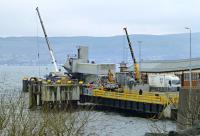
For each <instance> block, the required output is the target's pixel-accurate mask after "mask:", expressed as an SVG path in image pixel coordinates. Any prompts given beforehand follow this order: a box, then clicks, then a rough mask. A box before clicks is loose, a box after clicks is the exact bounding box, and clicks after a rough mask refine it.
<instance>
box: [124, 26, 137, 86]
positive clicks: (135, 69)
mask: <svg viewBox="0 0 200 136" xmlns="http://www.w3.org/2000/svg"><path fill="white" fill-rule="evenodd" d="M123 29H124V31H125V33H126V38H127V40H128V45H129V49H130V52H131V57H132V60H133V66H134V73H135V81H136V82H141V76H140V71H139V65H138V63H137V61H136V59H135V56H134V52H133V48H132V45H131V41H130V39H129V35H128V32H127V28H126V27H125V28H123Z"/></svg>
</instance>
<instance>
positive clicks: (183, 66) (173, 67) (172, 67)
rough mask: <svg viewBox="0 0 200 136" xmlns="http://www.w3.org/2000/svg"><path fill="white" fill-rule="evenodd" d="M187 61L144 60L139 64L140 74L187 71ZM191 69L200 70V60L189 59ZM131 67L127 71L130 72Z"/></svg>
mask: <svg viewBox="0 0 200 136" xmlns="http://www.w3.org/2000/svg"><path fill="white" fill-rule="evenodd" d="M189 64H190V63H189V59H181V60H145V61H142V62H141V68H140V69H141V70H140V71H141V72H175V71H186V70H188V69H189ZM191 64H192V69H193V70H198V69H200V58H192V59H191ZM132 69H133V66H131V67H129V68H128V70H129V71H132Z"/></svg>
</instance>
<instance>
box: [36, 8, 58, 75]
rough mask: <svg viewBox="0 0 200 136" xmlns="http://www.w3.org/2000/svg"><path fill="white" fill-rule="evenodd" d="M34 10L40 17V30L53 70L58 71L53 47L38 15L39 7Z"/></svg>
mask: <svg viewBox="0 0 200 136" xmlns="http://www.w3.org/2000/svg"><path fill="white" fill-rule="evenodd" d="M36 11H37V14H38V17H39V19H40V24H41V26H42V30H43V32H44V37H45V40H46V43H47V46H48V49H49V53H50V56H51V59H52V63H53V65H54V69H55V72H59V70H58V65H57V62H56V59H55V57H54V54H53V49H52V48H51V46H50V43H49V39H48V36H47V33H46V31H45V27H44V24H43V22H42V18H41V16H40V12H39V8H38V7H37V8H36Z"/></svg>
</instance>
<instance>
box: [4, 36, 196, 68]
mask: <svg viewBox="0 0 200 136" xmlns="http://www.w3.org/2000/svg"><path fill="white" fill-rule="evenodd" d="M130 38H131V41H132V44H133V48H134V50H135V53H136V57H137V58H138V52H139V49H138V43H137V41H142V46H141V49H142V59H144V60H152V59H181V58H187V57H189V35H188V34H172V35H131V36H130ZM49 39H50V43H51V45H52V47H53V49H54V52H55V56H56V58H57V61H58V62H59V63H60V64H62V63H64V62H65V60H66V57H67V54H75V53H76V47H77V46H79V45H85V46H89V58H90V59H92V60H95V61H96V62H99V63H103V62H109V63H119V62H121V60H127V58H128V59H129V58H130V53H129V50H128V44H127V41H126V37H125V36H112V37H86V36H79V37H50V38H49ZM199 50H200V33H194V34H192V57H200V54H199ZM38 52H39V55H40V57H39V61H38V58H37V54H38ZM50 62H51V61H50V57H49V52H48V50H47V46H46V43H45V41H44V38H42V37H7V38H0V64H9V65H10V64H17V65H18V64H20V65H35V64H38V63H40V64H49V63H50Z"/></svg>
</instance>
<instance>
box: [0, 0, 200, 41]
mask: <svg viewBox="0 0 200 136" xmlns="http://www.w3.org/2000/svg"><path fill="white" fill-rule="evenodd" d="M36 6H39V9H40V13H41V15H42V18H43V21H44V24H45V27H46V30H47V32H48V35H49V36H113V35H122V34H124V32H123V31H122V28H123V27H124V26H127V27H128V31H129V33H132V34H170V33H184V32H186V30H185V29H184V27H185V26H189V27H191V28H192V31H193V32H200V0H0V17H1V19H0V36H1V37H6V36H37V35H39V36H42V31H41V27H40V24H39V22H38V17H37V16H36V11H35V8H36ZM37 28H38V29H37Z"/></svg>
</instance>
